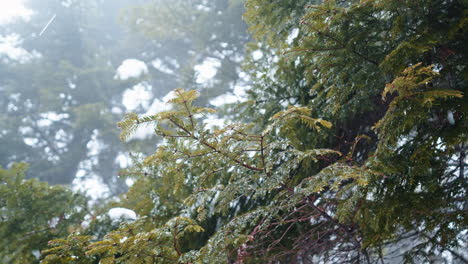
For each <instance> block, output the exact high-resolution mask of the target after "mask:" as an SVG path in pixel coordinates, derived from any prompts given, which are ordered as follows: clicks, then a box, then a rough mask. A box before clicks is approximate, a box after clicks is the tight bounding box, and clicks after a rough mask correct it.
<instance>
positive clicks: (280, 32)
mask: <svg viewBox="0 0 468 264" xmlns="http://www.w3.org/2000/svg"><path fill="white" fill-rule="evenodd" d="M156 2H157V3H163V4H164V3H165V4H166V5H165V8H163V9H162V11H161V14H162V15H161V16H156V15H154V17H153V13H154V12H153V9H152V6H151V5H149V6H145V7H141V9H136V11H135V10H134V11H132V12H130V13H129V14H127V19H129V20H130V21H135V20H136V19H135V18H136V17H137V16H138V15H140V14H142V16H143V17H144V20H143V22H141V21H140V22H141V23H132V24H133V25H134V26H135V27H136V29H137V30H138V31H140V32H142V33H143V34H146V37H147V38H153V39H156V38H161V39H164V40H165V41H168V42H170V43H178V44H180V45H182V44H183V43H184V41H183V39H185V37H186V36H187V35H189V34H195V35H196V38H191V39H192V40H194V42H193V43H192V42H190V45H188V46H189V47H190V49H191V50H193V51H196V52H200V54H201V55H200V56H201V58H202V59H200V58H192V59H194V60H204V59H203V58H207V57H210V56H212V55H213V54H214V55H216V54H217V53H218V51H216V49H217V48H219V46H218V45H220V46H221V47H224V48H225V51H226V54H228V55H229V54H231V55H232V54H234V52H236V51H238V50H239V49H242V48H241V47H239V46H238V44H239V43H244V41H246V40H247V38H244V36H240V37H239V39H237V40H232V38H234V39H236V37H238V36H236V35H235V34H227V35H222V34H221V33H219V35H218V34H217V37H219V38H222V39H220V40H219V41H220V42H219V43H218V42H216V41H214V43H215V44H216V43H217V44H216V45H213V46H210V45H203V44H202V45H200V44H199V43H200V42H203V39H204V36H205V35H203V34H202V33H200V32H201V31H198V30H201V29H202V27H194V29H191V28H190V27H189V24H191V23H193V21H200V20H197V18H199V19H201V20H202V21H208V22H206V23H207V24H210V25H211V26H213V27H210V30H211V31H216V32H217V30H220V32H223V30H224V29H223V28H218V27H217V26H218V25H220V24H222V22H219V23H218V22H213V21H228V20H229V18H230V17H229V16H219V17H217V16H214V14H217V13H218V9H219V8H221V7H222V8H224V9H226V10H230V11H232V12H233V13H229V14H235V13H236V12H238V11H239V10H241V9H239V8H240V7H239V3H240V2H239V1H213V2H210V3H211V4H207V5H206V6H205V7H206V8H203V5H202V4H203V3H204V1H200V3H198V2H197V1H194V2H190V4H186V3H185V2H183V3H180V5H179V6H178V8H176V9H174V8H169V7H168V6H167V4H168V3H169V1H164V0H158V1H156ZM174 2H176V1H174ZM195 2H196V3H195ZM197 3H198V4H200V5H197ZM220 3H221V4H220ZM222 4H223V5H222ZM200 6H201V7H200ZM153 7H154V6H153ZM166 7H167V8H166ZM138 10H139V11H138ZM467 10H468V8H467V4H466V3H465V2H463V1H456V0H432V1H427V0H414V1H391V0H361V1H357V0H356V1H352V0H350V1H332V0H330V1H306V0H303V1H302V0H301V1H299V0H247V1H245V11H246V13H245V14H244V19H245V20H246V21H247V23H248V24H249V26H250V31H251V33H252V34H253V36H254V40H253V41H252V42H251V43H249V44H247V49H248V54H247V56H246V58H245V61H244V63H243V71H245V72H246V73H248V76H249V77H248V78H246V80H250V81H251V83H250V88H249V90H248V91H247V95H248V98H247V100H246V101H245V102H243V103H241V104H235V105H231V106H228V107H227V109H228V111H227V112H228V114H227V117H228V118H230V119H229V120H227V122H226V125H221V124H219V125H216V126H213V125H211V124H209V123H208V122H206V120H207V119H208V118H209V117H211V116H212V115H213V114H214V113H216V110H215V109H212V108H209V107H206V104H207V103H206V98H204V91H205V92H206V90H203V88H202V87H199V86H195V87H193V86H190V82H180V83H186V84H187V85H188V88H198V89H199V90H200V91H197V90H196V89H180V88H178V89H175V90H174V91H173V92H172V93H171V99H169V100H168V103H167V104H168V107H167V108H166V110H165V111H159V112H155V113H147V114H145V115H141V114H138V113H128V114H126V116H125V118H124V119H123V120H122V121H120V122H119V123H118V126H119V128H120V129H121V134H120V138H121V140H123V141H127V140H129V139H131V137H132V135H134V133H135V131H137V129H138V128H140V127H151V128H152V129H154V132H155V135H157V136H158V137H159V138H161V139H162V140H161V141H159V143H158V144H157V146H154V149H155V150H154V152H153V153H151V154H150V155H146V154H144V153H134V154H133V158H134V160H133V162H134V164H133V165H132V166H131V167H129V168H126V169H125V170H124V171H122V172H121V173H120V174H121V175H122V176H123V177H127V178H129V179H132V180H133V181H134V183H133V185H132V186H131V187H130V189H129V191H128V192H127V193H125V194H123V195H121V196H120V199H119V200H118V201H113V202H111V204H109V205H107V206H108V207H112V206H119V207H125V208H130V209H132V210H134V211H135V212H136V214H137V215H138V217H137V219H136V220H135V221H126V222H124V223H122V224H121V225H120V226H119V227H115V226H112V224H109V222H108V221H107V222H106V220H104V219H102V218H98V217H97V218H95V219H91V220H90V221H89V222H90V224H89V225H88V227H86V225H82V226H79V225H76V224H75V223H77V221H78V222H79V220H76V219H79V217H81V216H82V215H80V214H83V210H84V209H83V208H86V205H80V204H75V203H79V202H81V201H82V200H81V198H80V196H76V195H73V194H72V193H71V192H69V191H67V190H66V189H64V188H62V187H48V186H47V185H45V184H43V183H40V182H38V181H36V180H28V181H24V180H22V179H23V178H22V177H23V176H21V175H22V173H23V171H24V168H23V167H24V166H25V165H14V166H13V167H12V168H11V169H10V171H6V170H0V177H1V178H0V180H1V181H2V183H3V182H4V183H5V184H2V185H1V186H0V187H1V188H4V189H5V190H3V189H1V191H2V193H0V197H1V199H0V205H1V208H2V211H1V213H2V215H1V216H2V222H1V226H0V227H1V229H0V232H3V233H4V234H5V235H4V236H6V237H7V239H6V240H5V241H6V243H4V244H0V246H1V247H0V250H1V252H0V259H2V258H3V259H5V260H7V261H8V260H10V259H15V261H17V263H29V262H31V261H32V260H31V259H32V256H29V255H28V256H29V257H28V259H22V258H21V257H19V256H26V255H21V254H22V253H17V252H14V251H13V250H12V248H10V245H15V244H11V243H12V242H10V241H13V242H14V243H17V244H19V245H22V246H24V250H25V251H23V252H26V250H28V252H31V250H36V249H37V250H42V252H41V253H42V254H41V263H48V264H52V263H103V264H104V263H239V264H240V263H404V262H406V263H443V262H444V261H447V262H449V263H467V262H468V256H467V255H466V252H464V251H465V250H466V247H467V245H468V233H467V232H468V230H467V229H468V220H467V210H468V202H467V200H466V193H467V191H468V185H467V184H468V183H467V173H466V170H465V167H466V165H467V163H466V162H467V158H466V152H467V149H468V147H467V131H468V124H467V121H466V115H467V101H466V99H465V98H464V94H465V93H466V87H467V82H468V80H467V77H468V65H467V57H466V54H467V47H466V43H468V39H467V36H468V32H467V29H468V26H467V25H468V24H467V22H468V17H467V14H468V12H467ZM172 12H173V13H172ZM183 14H189V15H186V16H183ZM221 14H223V12H221ZM172 15H176V18H174V17H173V16H172ZM132 17H133V18H132ZM212 19H213V20H212ZM217 19H218V20H217ZM165 23H168V24H171V25H172V24H174V25H175V26H174V28H173V29H174V31H171V30H169V29H168V26H167V25H166V24H165ZM200 23H201V22H200ZM203 23H205V22H203ZM226 23H228V24H229V22H226ZM203 25H205V24H203ZM196 26H198V24H197V25H196ZM203 32H204V31H203ZM228 33H229V32H228ZM221 36H222V37H221ZM198 37H199V38H198ZM173 41H176V42H173ZM217 41H218V40H217ZM223 41H236V44H233V45H232V46H230V44H228V45H227V46H226V45H221V44H220V43H222V42H223ZM197 43H198V44H197ZM185 44H187V43H185ZM159 48H161V47H159ZM228 50H231V52H229V51H228ZM195 57H196V56H195ZM166 59H167V60H168V61H170V57H167V58H166ZM223 59H225V61H224V60H223V63H226V64H222V65H223V66H222V68H223V69H224V70H226V71H227V70H228V69H229V67H232V69H233V71H234V72H235V73H236V74H235V76H234V77H233V78H227V77H226V78H227V79H220V80H219V81H217V82H215V83H214V84H220V85H225V88H223V89H222V90H226V89H228V88H233V85H234V84H233V83H235V82H236V80H237V79H238V77H237V74H238V71H240V69H238V66H236V64H237V63H239V62H238V61H237V58H236V56H234V55H233V56H225V57H223ZM187 60H188V59H187ZM187 65H190V64H187ZM229 65H231V66H229ZM182 72H183V71H182V70H181V71H180V72H178V74H182ZM191 78H192V80H193V78H194V77H193V75H192V77H191ZM180 83H179V84H180ZM205 88H206V87H205ZM200 95H202V96H200ZM138 150H139V149H136V151H138ZM18 175H20V176H18ZM9 185H12V186H13V187H12V188H13V189H12V190H18V191H16V192H15V191H8V190H10V187H9ZM28 186H33V187H28ZM25 188H38V189H37V190H33V191H31V192H28V191H27V190H26V189H25ZM45 190H50V191H45ZM3 193H5V195H3ZM45 193H50V195H49V194H47V195H45ZM37 194H40V195H42V196H40V198H41V197H44V201H46V200H47V199H51V200H54V199H55V200H57V199H60V200H65V201H68V203H70V204H71V205H69V206H67V205H66V204H59V205H56V206H57V208H47V207H46V206H45V203H46V202H43V200H38V199H37V198H35V197H34V195H37ZM18 195H20V196H21V197H23V198H21V199H25V200H27V201H29V202H27V203H18V202H16V201H18V200H19V198H16V197H19V196H18ZM44 195H45V196H44ZM56 196H60V197H62V198H60V197H56ZM31 197H33V198H31ZM41 199H42V198H41ZM31 201H34V203H33V202H31ZM35 203H37V204H35ZM31 206H32V207H31ZM25 208H32V209H29V210H28V209H25ZM80 208H82V209H80ZM48 209H50V210H49V211H47V210H48ZM15 210H23V211H24V210H26V211H27V213H28V214H29V213H33V214H34V212H36V211H37V212H42V211H43V212H44V213H43V214H42V215H41V218H38V219H36V220H35V221H37V222H30V221H33V220H32V219H28V218H29V217H30V216H23V215H22V214H16V213H12V212H15ZM47 212H50V215H49V214H48V213H47ZM92 214H94V213H92ZM61 215H63V216H66V217H65V219H66V220H67V221H63V225H64V226H61V224H62V218H60V216H61ZM24 217H26V218H25V220H24V221H25V224H19V226H17V227H11V225H15V223H18V222H17V220H16V218H21V219H24ZM57 217H59V220H58V225H57V227H54V228H52V230H49V228H48V227H50V225H51V224H50V221H52V219H56V218H57ZM41 219H42V220H41ZM13 220H14V221H13ZM26 220H27V221H26ZM68 220H69V221H68ZM34 223H36V224H34ZM114 224H115V223H114ZM41 225H42V226H45V228H46V229H47V231H46V232H47V233H44V234H40V235H39V234H38V237H37V238H34V240H31V239H30V238H29V234H31V233H30V232H31V231H29V230H42V229H43V228H44V227H41ZM70 226H72V227H73V228H70ZM12 228H13V229H14V228H19V230H20V231H17V232H16V231H15V233H14V234H9V233H11V230H12ZM67 228H68V229H67ZM24 230H28V231H24ZM49 231H50V232H55V233H53V235H50V234H49ZM34 232H35V231H33V233H32V234H35V233H34ZM8 235H14V236H15V237H9V236H8ZM52 238H54V239H53V240H51V241H50V242H49V245H50V247H49V248H48V249H46V250H44V247H45V244H44V243H43V241H45V240H50V239H52ZM23 239H27V240H28V241H29V242H28V243H23V242H21V241H23ZM35 243H37V244H35ZM16 248H18V247H15V249H16ZM19 248H21V247H19ZM4 252H7V253H6V254H5V253H4ZM15 254H17V255H15ZM24 254H26V253H24ZM30 255H31V254H30ZM17 256H18V257H17ZM28 261H29V262H28Z"/></svg>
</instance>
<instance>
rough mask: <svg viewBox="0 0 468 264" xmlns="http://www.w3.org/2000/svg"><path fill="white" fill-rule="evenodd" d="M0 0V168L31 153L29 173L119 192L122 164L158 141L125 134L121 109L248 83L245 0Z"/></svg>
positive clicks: (214, 96) (98, 193)
mask: <svg viewBox="0 0 468 264" xmlns="http://www.w3.org/2000/svg"><path fill="white" fill-rule="evenodd" d="M0 3H1V5H2V8H1V9H2V11H1V13H0V166H1V167H4V168H7V167H9V165H11V164H12V163H13V162H18V161H24V162H27V163H29V164H30V169H29V170H28V172H27V177H36V178H38V179H40V180H42V181H47V182H48V183H50V184H66V185H72V186H73V188H74V189H77V190H83V191H85V192H87V193H88V194H89V195H91V196H92V197H94V198H104V197H109V196H115V195H118V194H120V193H122V192H124V191H126V189H127V188H128V186H129V185H131V184H132V181H131V180H130V179H127V180H125V179H123V178H121V177H119V171H120V170H121V169H123V168H125V167H128V166H129V165H131V164H132V159H136V158H138V154H135V152H138V153H142V155H143V154H148V153H152V152H154V150H155V149H156V146H157V144H158V140H159V139H158V138H157V137H156V136H155V135H153V134H154V133H153V132H152V131H151V130H140V131H137V133H136V136H134V137H133V139H138V140H130V141H129V142H126V143H124V142H121V141H120V140H119V137H118V134H119V130H118V128H117V126H116V123H117V122H118V121H120V120H121V119H122V118H123V116H124V114H125V113H127V112H136V113H138V114H154V113H156V112H158V111H162V110H164V109H165V103H164V102H165V101H167V100H168V99H169V98H170V97H171V94H170V91H172V90H173V89H175V88H184V89H196V90H198V91H200V93H201V97H202V98H201V103H202V104H205V105H211V106H217V107H219V106H221V105H223V104H225V103H234V102H237V101H239V100H242V97H243V96H244V95H245V89H246V87H248V86H249V80H248V78H247V77H246V76H247V75H246V74H244V73H243V71H242V67H241V62H242V60H243V57H244V49H245V44H246V43H247V42H248V41H249V39H250V37H249V34H248V33H247V31H246V29H247V27H246V25H245V23H244V22H243V20H242V14H243V12H244V7H243V2H242V1H241V0H210V1H204V0H198V1H185V0H178V1H177V0H176V1H174V0H171V1H170V0H153V1H145V0H98V1H96V0H80V1H78V0H63V1H60V0H29V1H28V0H24V1H11V0H8V1H5V0H4V1H1V2H0ZM155 14H156V15H155ZM257 56H261V54H257ZM220 115H222V114H218V115H213V116H210V117H208V119H207V120H208V121H207V122H213V123H214V124H216V123H220V122H222V117H221V116H220ZM129 149H132V151H133V152H132V153H130V151H129Z"/></svg>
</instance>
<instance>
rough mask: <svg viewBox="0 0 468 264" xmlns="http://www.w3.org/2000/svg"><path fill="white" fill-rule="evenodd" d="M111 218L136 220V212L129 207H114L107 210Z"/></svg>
mask: <svg viewBox="0 0 468 264" xmlns="http://www.w3.org/2000/svg"><path fill="white" fill-rule="evenodd" d="M107 214H108V215H109V217H110V218H111V219H112V220H136V213H135V212H134V211H132V210H130V209H127V208H122V207H115V208H112V209H110V210H109V212H107Z"/></svg>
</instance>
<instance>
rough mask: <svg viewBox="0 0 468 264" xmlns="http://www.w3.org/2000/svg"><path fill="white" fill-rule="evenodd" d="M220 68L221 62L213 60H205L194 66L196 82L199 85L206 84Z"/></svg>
mask: <svg viewBox="0 0 468 264" xmlns="http://www.w3.org/2000/svg"><path fill="white" fill-rule="evenodd" d="M220 66H221V62H220V61H219V60H218V59H213V58H207V59H206V60H204V61H203V62H202V63H201V64H198V65H195V67H194V70H195V72H196V76H197V78H196V82H197V83H200V84H202V83H206V82H208V81H209V80H210V79H211V78H213V77H214V76H215V75H216V73H217V72H218V68H219V67H220Z"/></svg>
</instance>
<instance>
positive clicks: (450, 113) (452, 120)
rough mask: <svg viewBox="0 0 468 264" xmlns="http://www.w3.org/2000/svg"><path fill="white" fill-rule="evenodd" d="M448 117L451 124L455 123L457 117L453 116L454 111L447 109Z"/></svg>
mask: <svg viewBox="0 0 468 264" xmlns="http://www.w3.org/2000/svg"><path fill="white" fill-rule="evenodd" d="M447 119H448V121H449V124H450V125H452V126H453V125H455V118H454V117H453V112H452V111H450V110H449V111H447Z"/></svg>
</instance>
